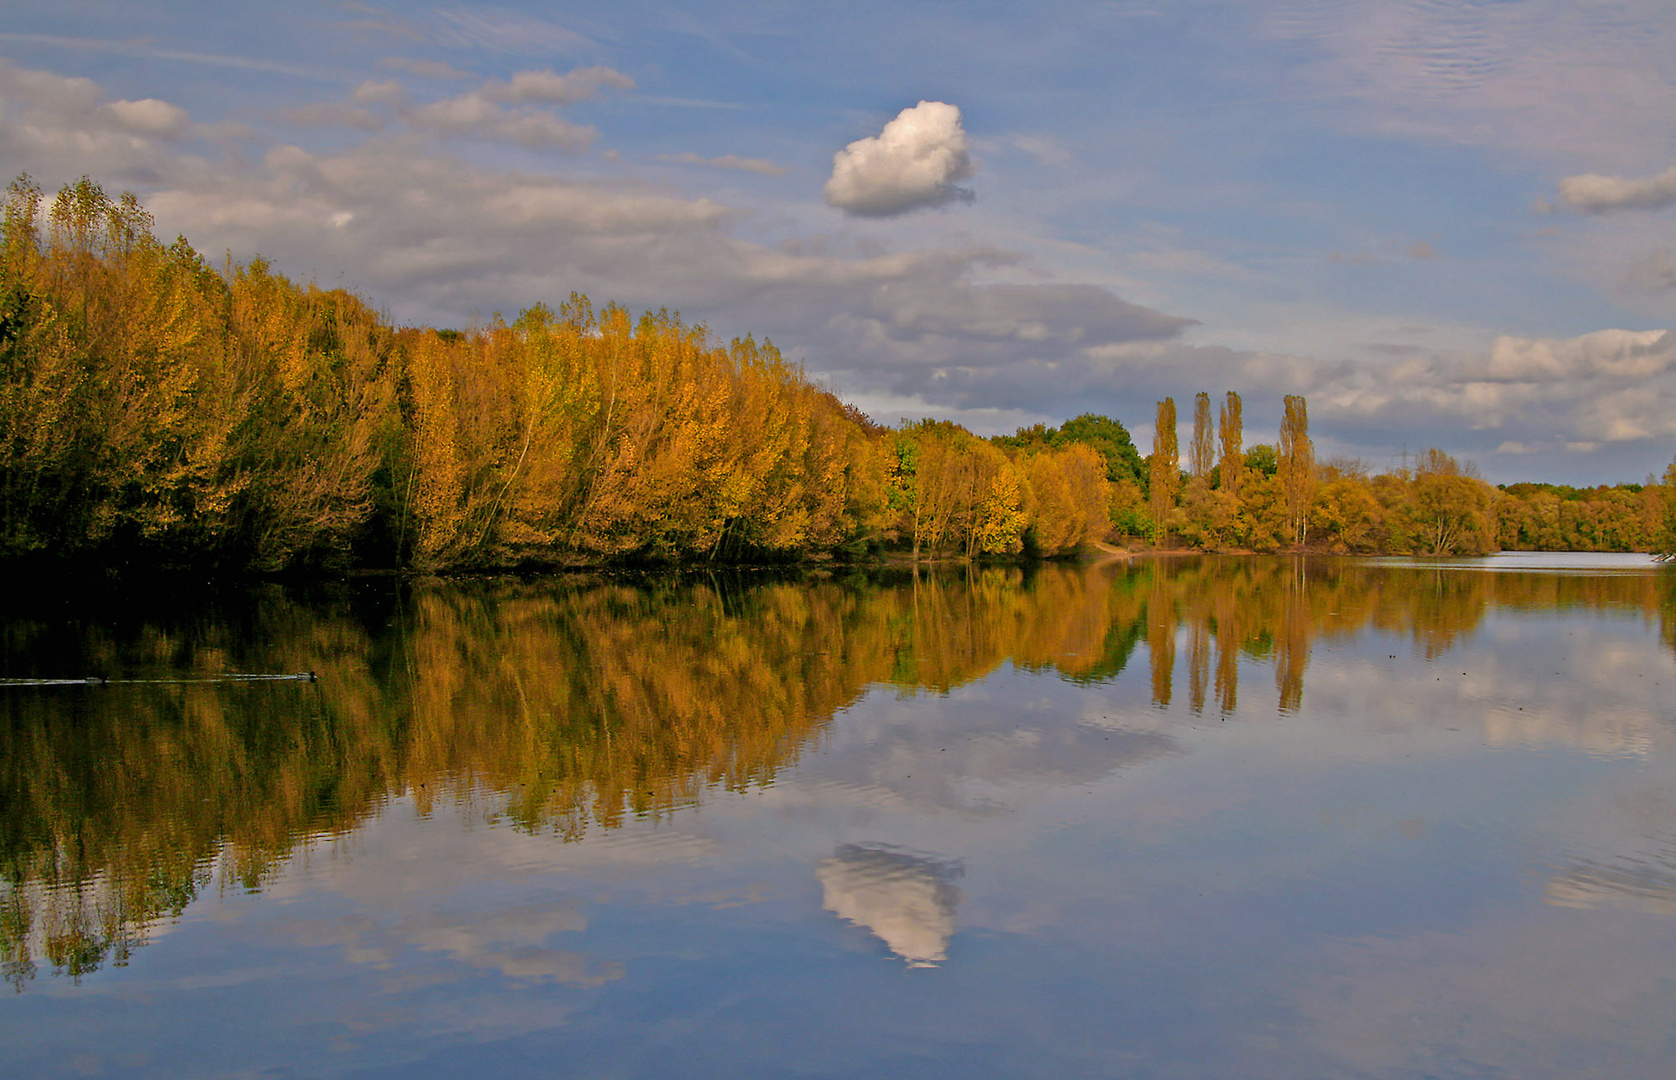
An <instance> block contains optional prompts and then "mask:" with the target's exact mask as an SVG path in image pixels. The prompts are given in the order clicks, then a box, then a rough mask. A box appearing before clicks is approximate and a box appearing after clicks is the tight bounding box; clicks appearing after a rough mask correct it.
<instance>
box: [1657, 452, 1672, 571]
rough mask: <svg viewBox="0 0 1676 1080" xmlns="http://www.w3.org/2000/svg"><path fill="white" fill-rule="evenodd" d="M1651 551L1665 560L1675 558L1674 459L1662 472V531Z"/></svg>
mask: <svg viewBox="0 0 1676 1080" xmlns="http://www.w3.org/2000/svg"><path fill="white" fill-rule="evenodd" d="M1653 550H1654V551H1655V552H1657V553H1658V554H1659V555H1660V556H1661V557H1663V558H1665V559H1670V558H1676V458H1673V459H1671V462H1670V467H1669V468H1668V469H1666V470H1664V529H1663V535H1661V536H1660V537H1659V539H1658V541H1657V543H1656V544H1655V545H1654V548H1653Z"/></svg>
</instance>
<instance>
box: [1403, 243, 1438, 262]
mask: <svg viewBox="0 0 1676 1080" xmlns="http://www.w3.org/2000/svg"><path fill="white" fill-rule="evenodd" d="M1403 250H1404V251H1407V252H1408V254H1409V255H1410V256H1411V257H1413V258H1416V259H1435V258H1437V252H1436V251H1435V250H1434V249H1433V248H1432V246H1431V244H1429V243H1427V242H1426V241H1424V240H1416V241H1415V242H1414V243H1412V244H1410V245H1408V247H1406V248H1404V249H1403Z"/></svg>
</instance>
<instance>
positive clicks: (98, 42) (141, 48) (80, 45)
mask: <svg viewBox="0 0 1676 1080" xmlns="http://www.w3.org/2000/svg"><path fill="white" fill-rule="evenodd" d="M4 42H14V43H16V44H19V45H45V46H48V47H51V48H59V49H75V50H78V51H82V52H102V53H111V54H114V55H117V56H137V57H140V58H142V59H145V60H170V61H175V62H177V63H182V64H205V65H208V66H210V67H223V68H232V69H235V70H238V71H269V72H273V73H274V74H277V75H292V76H295V77H297V78H299V79H316V80H320V81H323V82H341V81H345V77H344V75H343V74H342V73H341V72H338V71H333V70H330V69H327V68H320V67H313V66H310V65H306V64H293V63H289V62H286V61H281V60H263V59H259V58H257V57H250V56H232V55H229V54H227V53H203V52H190V51H187V50H184V49H165V48H160V47H158V46H157V45H154V44H152V43H150V42H148V41H113V40H110V39H108V38H84V37H66V36H62V35H56V34H14V33H6V32H0V43H4Z"/></svg>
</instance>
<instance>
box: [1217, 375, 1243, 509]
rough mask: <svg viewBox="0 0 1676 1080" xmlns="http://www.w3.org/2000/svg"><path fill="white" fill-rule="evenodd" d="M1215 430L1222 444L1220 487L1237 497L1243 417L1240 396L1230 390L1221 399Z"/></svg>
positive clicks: (1240, 473)
mask: <svg viewBox="0 0 1676 1080" xmlns="http://www.w3.org/2000/svg"><path fill="white" fill-rule="evenodd" d="M1217 429H1218V434H1220V436H1221V443H1222V446H1221V449H1222V458H1221V471H1222V476H1221V487H1222V490H1224V491H1228V492H1231V493H1233V494H1235V495H1238V494H1239V491H1240V480H1241V478H1242V474H1243V473H1244V472H1245V451H1244V449H1243V446H1244V443H1245V415H1244V404H1243V403H1242V402H1241V401H1240V396H1239V395H1238V394H1236V393H1234V391H1232V390H1230V391H1228V396H1227V397H1226V398H1225V399H1223V402H1222V410H1221V415H1220V416H1219V417H1218V423H1217Z"/></svg>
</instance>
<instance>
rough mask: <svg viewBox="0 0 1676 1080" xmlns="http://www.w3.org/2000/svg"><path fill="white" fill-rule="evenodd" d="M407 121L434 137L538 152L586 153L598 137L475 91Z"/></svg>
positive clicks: (411, 113) (408, 116) (415, 113)
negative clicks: (502, 144) (495, 143)
mask: <svg viewBox="0 0 1676 1080" xmlns="http://www.w3.org/2000/svg"><path fill="white" fill-rule="evenodd" d="M405 119H406V121H407V124H408V126H409V127H412V128H415V129H417V130H420V131H424V132H427V133H429V134H433V135H440V136H443V137H460V138H473V139H484V140H489V141H498V142H511V143H517V144H519V145H521V146H527V147H530V148H531V149H535V150H586V149H587V148H588V145H589V144H590V143H592V142H593V139H594V136H596V135H598V134H599V132H597V131H595V130H594V129H593V128H592V127H590V126H588V125H585V124H576V123H572V122H571V121H569V120H566V119H564V118H563V117H560V116H555V115H553V114H552V113H547V112H523V111H514V110H511V109H507V108H505V107H504V106H502V105H499V104H497V103H495V102H493V101H490V100H489V99H488V98H486V97H484V96H483V95H482V94H481V93H476V92H473V93H469V94H461V95H460V96H459V97H453V98H448V99H446V100H444V101H436V102H432V103H430V104H428V105H420V106H418V107H417V108H414V109H412V110H411V111H409V112H408V113H407V114H406V116H405Z"/></svg>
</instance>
